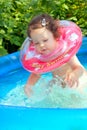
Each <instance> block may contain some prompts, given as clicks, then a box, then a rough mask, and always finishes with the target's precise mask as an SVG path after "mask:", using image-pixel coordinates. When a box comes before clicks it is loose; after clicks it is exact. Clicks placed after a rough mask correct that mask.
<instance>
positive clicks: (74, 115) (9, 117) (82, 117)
mask: <svg viewBox="0 0 87 130" xmlns="http://www.w3.org/2000/svg"><path fill="white" fill-rule="evenodd" d="M86 48H87V37H84V38H83V45H82V47H81V49H80V50H79V52H78V58H79V59H80V61H81V62H82V64H84V66H85V67H87V49H86ZM0 68H1V70H0V81H1V82H0V84H2V82H3V83H4V82H5V85H4V86H3V87H2V86H1V85H0V86H1V89H0V98H3V97H4V96H5V95H6V94H7V93H8V92H9V91H10V90H11V89H12V87H13V88H15V86H17V84H18V85H19V84H20V85H21V84H23V83H25V81H26V80H27V76H28V72H26V71H25V70H23V68H22V67H21V64H20V62H19V52H16V53H13V54H10V55H7V56H4V57H1V58H0ZM22 71H23V73H24V74H26V75H27V76H24V75H22ZM16 72H18V73H16ZM16 74H17V75H16ZM13 75H14V76H13ZM16 77H17V78H16ZM23 78H24V79H23ZM20 79H23V80H22V82H20ZM10 83H12V85H9V86H8V84H10ZM15 83H16V84H15ZM16 102H18V101H16ZM0 104H1V103H0ZM0 115H1V118H0V128H1V130H43V129H47V130H53V129H54V130H56V129H57V130H58V129H61V130H87V125H86V120H87V109H86V108H82V109H70V108H34V107H26V106H23V104H22V105H20V106H18V105H15V104H14V106H13V105H8V104H1V105H0Z"/></svg>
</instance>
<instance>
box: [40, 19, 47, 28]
mask: <svg viewBox="0 0 87 130" xmlns="http://www.w3.org/2000/svg"><path fill="white" fill-rule="evenodd" d="M41 25H42V26H43V27H45V26H46V19H45V18H43V19H42V21H41Z"/></svg>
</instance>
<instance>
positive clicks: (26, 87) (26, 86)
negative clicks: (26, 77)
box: [24, 84, 32, 97]
mask: <svg viewBox="0 0 87 130" xmlns="http://www.w3.org/2000/svg"><path fill="white" fill-rule="evenodd" d="M24 91H25V94H26V95H27V96H28V97H30V95H31V93H32V87H31V86H29V85H28V84H26V85H25V88H24Z"/></svg>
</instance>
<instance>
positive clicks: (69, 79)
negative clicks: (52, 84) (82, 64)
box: [64, 72, 78, 87]
mask: <svg viewBox="0 0 87 130" xmlns="http://www.w3.org/2000/svg"><path fill="white" fill-rule="evenodd" d="M64 82H65V83H66V84H67V85H68V86H70V87H78V77H77V76H76V75H75V73H74V72H71V73H67V74H66V77H65V80H64Z"/></svg>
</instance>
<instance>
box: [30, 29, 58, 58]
mask: <svg viewBox="0 0 87 130" xmlns="http://www.w3.org/2000/svg"><path fill="white" fill-rule="evenodd" d="M30 35H31V38H32V41H33V43H34V45H35V48H36V51H37V52H38V53H40V54H41V55H47V54H50V53H51V52H52V51H54V50H55V49H56V48H57V46H58V43H57V40H56V39H55V38H54V36H53V34H52V33H51V32H50V31H49V30H47V29H46V28H44V27H43V28H40V29H35V30H32V31H31V34H30Z"/></svg>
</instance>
